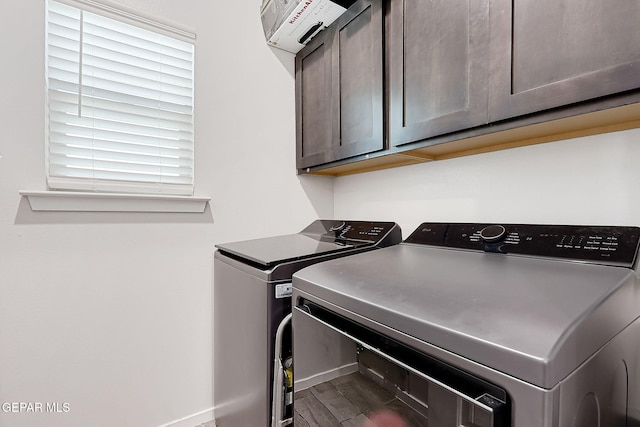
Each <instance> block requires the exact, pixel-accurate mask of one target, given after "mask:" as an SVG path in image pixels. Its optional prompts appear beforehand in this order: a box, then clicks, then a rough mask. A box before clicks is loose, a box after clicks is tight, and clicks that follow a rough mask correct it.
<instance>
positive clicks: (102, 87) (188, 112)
mask: <svg viewBox="0 0 640 427" xmlns="http://www.w3.org/2000/svg"><path fill="white" fill-rule="evenodd" d="M46 16H47V44H46V71H47V75H46V81H47V144H46V145H47V184H48V186H49V189H55V190H84V191H97V192H131V193H164V194H173V195H192V194H193V177H194V174H193V163H194V162H193V160H194V158H193V153H194V135H193V87H194V86H193V64H194V38H195V36H194V35H192V34H189V33H187V32H184V31H182V30H179V29H173V28H171V27H169V26H167V25H164V24H161V23H154V22H151V21H149V20H147V19H146V18H140V17H135V16H132V15H131V14H130V13H129V12H126V11H116V10H114V9H113V8H111V7H110V6H106V5H103V6H101V5H99V4H97V3H95V2H94V1H93V0H76V1H71V0H64V1H53V0H49V1H48V2H47V15H46Z"/></svg>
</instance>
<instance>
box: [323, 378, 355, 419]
mask: <svg viewBox="0 0 640 427" xmlns="http://www.w3.org/2000/svg"><path fill="white" fill-rule="evenodd" d="M311 393H312V394H313V395H314V396H315V397H316V398H317V399H318V400H319V401H320V402H321V403H322V404H323V405H324V406H325V407H326V408H327V409H328V410H329V411H330V412H331V413H332V414H333V415H334V416H335V417H336V419H337V420H338V421H340V422H343V421H346V420H348V419H350V418H354V417H356V416H358V415H359V414H360V413H362V411H360V410H359V409H358V408H357V407H355V406H354V405H353V403H351V402H350V401H349V399H347V398H346V397H345V396H344V395H343V394H342V393H340V391H338V390H337V389H336V388H335V387H334V385H333V384H331V382H324V383H322V384H318V385H316V386H313V387H311Z"/></svg>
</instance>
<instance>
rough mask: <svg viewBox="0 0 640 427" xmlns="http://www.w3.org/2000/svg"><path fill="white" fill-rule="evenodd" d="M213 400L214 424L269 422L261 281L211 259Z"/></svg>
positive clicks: (268, 364)
mask: <svg viewBox="0 0 640 427" xmlns="http://www.w3.org/2000/svg"><path fill="white" fill-rule="evenodd" d="M214 283H215V286H214V292H213V300H214V301H213V302H214V322H213V328H214V333H213V336H214V348H213V351H214V379H213V383H214V384H213V385H214V401H215V414H216V421H217V425H218V426H219V427H236V426H250V425H255V426H258V425H260V426H266V425H269V422H270V416H269V414H270V402H269V392H270V383H269V378H268V375H269V372H270V371H271V367H272V365H273V361H272V360H271V361H269V336H268V333H267V327H268V324H269V318H268V304H267V300H268V295H267V293H268V290H269V288H270V287H269V286H267V283H266V282H265V281H263V280H261V279H259V278H256V277H254V276H251V275H249V274H246V273H245V272H243V271H241V270H238V269H236V268H235V267H233V266H231V265H229V264H226V263H225V262H223V261H221V260H219V259H217V258H216V259H215V260H214Z"/></svg>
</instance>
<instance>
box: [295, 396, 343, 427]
mask: <svg viewBox="0 0 640 427" xmlns="http://www.w3.org/2000/svg"><path fill="white" fill-rule="evenodd" d="M300 396H301V394H299V393H296V397H295V402H294V405H293V408H294V411H295V415H294V417H295V426H296V427H298V425H300V426H301V427H306V426H309V427H341V426H340V421H338V420H337V419H336V417H335V416H334V415H333V414H332V413H331V412H330V411H329V409H327V408H326V407H325V406H324V405H323V404H322V403H321V402H320V401H319V400H318V399H317V398H316V397H315V396H314V395H313V394H312V393H308V394H306V395H305V394H303V395H302V396H305V397H300Z"/></svg>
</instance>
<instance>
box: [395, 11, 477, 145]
mask: <svg viewBox="0 0 640 427" xmlns="http://www.w3.org/2000/svg"><path fill="white" fill-rule="evenodd" d="M390 3H391V12H390V21H389V30H388V31H389V33H388V34H389V43H388V48H389V138H390V141H391V145H393V146H399V145H402V144H406V143H410V142H415V141H419V140H422V139H425V138H428V137H432V136H436V135H442V134H445V133H449V132H454V131H457V130H462V129H468V128H470V127H474V126H477V125H482V124H486V123H487V83H488V80H487V74H488V66H489V61H488V53H489V6H488V0H459V1H451V0H430V1H424V0H392V1H391V2H390Z"/></svg>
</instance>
